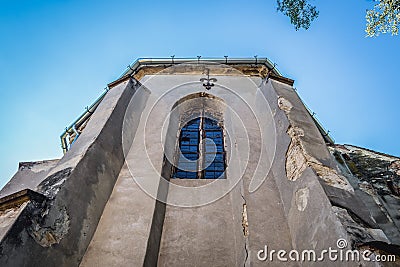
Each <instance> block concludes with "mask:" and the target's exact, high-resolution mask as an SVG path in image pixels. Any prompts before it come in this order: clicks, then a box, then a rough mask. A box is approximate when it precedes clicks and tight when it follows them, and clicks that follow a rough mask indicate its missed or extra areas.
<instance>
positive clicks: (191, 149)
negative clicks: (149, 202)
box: [171, 94, 226, 179]
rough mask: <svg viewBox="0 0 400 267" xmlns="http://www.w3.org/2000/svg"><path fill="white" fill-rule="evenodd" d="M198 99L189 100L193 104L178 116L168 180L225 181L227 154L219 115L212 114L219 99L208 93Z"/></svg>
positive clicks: (220, 115) (217, 113)
mask: <svg viewBox="0 0 400 267" xmlns="http://www.w3.org/2000/svg"><path fill="white" fill-rule="evenodd" d="M198 97H199V98H198V99H197V100H196V97H193V96H190V97H188V98H189V99H191V101H192V103H191V104H190V105H188V106H190V107H191V110H190V111H189V112H183V113H180V116H179V117H180V118H181V123H180V127H179V130H178V135H177V137H178V142H177V145H176V151H175V164H174V166H175V167H174V168H173V172H172V176H171V177H172V178H177V179H224V178H226V175H225V169H226V152H225V145H224V130H223V129H224V127H223V120H222V112H215V111H216V110H219V108H216V107H217V106H218V103H216V102H215V101H218V100H216V99H215V98H212V97H211V96H209V95H208V94H201V95H199V96H198ZM193 101H194V102H193ZM211 103H212V105H211ZM183 106H184V105H183ZM210 107H213V109H212V110H214V111H211V109H210ZM193 108H194V109H193ZM181 109H182V105H181ZM184 109H185V110H186V108H184ZM181 111H182V110H181Z"/></svg>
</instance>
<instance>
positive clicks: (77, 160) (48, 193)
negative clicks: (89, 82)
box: [0, 81, 135, 266]
mask: <svg viewBox="0 0 400 267" xmlns="http://www.w3.org/2000/svg"><path fill="white" fill-rule="evenodd" d="M134 92H135V85H134V83H132V82H131V81H126V82H124V83H121V84H119V85H118V86H116V87H114V88H113V89H112V90H110V91H109V93H108V94H107V96H106V97H105V99H104V100H103V101H102V103H101V104H100V106H99V107H98V109H97V110H96V113H95V114H94V115H93V117H92V119H91V120H90V122H89V123H88V125H87V127H86V129H85V130H84V132H83V133H82V135H81V136H80V137H79V139H78V140H77V141H76V143H75V144H74V146H73V147H72V149H71V150H70V151H69V152H68V153H67V154H66V155H65V156H64V157H63V158H62V159H61V160H60V161H59V162H58V163H57V165H56V166H55V167H54V168H53V169H52V170H51V171H50V173H49V174H48V175H47V177H46V178H45V179H44V180H43V181H42V182H41V183H40V184H39V185H38V187H37V188H36V191H38V192H39V193H41V194H43V195H44V196H45V197H46V201H45V202H43V203H36V204H35V203H33V202H29V203H27V205H26V206H25V208H24V209H23V210H22V211H21V214H20V216H19V217H18V218H17V220H16V221H15V222H14V224H13V226H12V227H11V229H10V230H9V231H8V233H7V234H6V236H5V237H4V238H3V239H2V241H1V244H0V248H1V250H0V253H1V257H0V265H2V266H28V265H29V266H44V265H46V266H77V265H78V264H79V262H80V261H81V258H82V257H83V254H84V252H85V250H86V248H87V246H88V244H89V242H90V240H91V238H92V236H93V233H94V231H95V229H96V226H97V223H98V221H99V219H100V216H101V214H102V212H103V208H104V205H105V204H106V202H107V200H108V198H109V196H110V193H111V190H112V188H113V186H114V183H115V180H116V178H117V176H118V173H119V171H120V169H121V167H122V164H123V162H124V156H123V152H122V147H121V142H122V122H123V119H124V114H125V109H126V106H127V102H129V100H130V98H131V97H132V95H133V94H134Z"/></svg>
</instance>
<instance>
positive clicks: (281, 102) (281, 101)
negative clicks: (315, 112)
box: [278, 97, 293, 114]
mask: <svg viewBox="0 0 400 267" xmlns="http://www.w3.org/2000/svg"><path fill="white" fill-rule="evenodd" d="M278 107H279V108H280V109H281V110H283V111H284V112H285V113H286V114H288V113H289V112H290V110H291V109H292V108H293V105H292V103H290V101H289V100H287V99H286V98H283V97H279V98H278Z"/></svg>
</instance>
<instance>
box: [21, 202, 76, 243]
mask: <svg viewBox="0 0 400 267" xmlns="http://www.w3.org/2000/svg"><path fill="white" fill-rule="evenodd" d="M47 212H48V210H46V212H45V214H46V213H47ZM37 219H39V220H40V219H41V218H35V219H33V220H32V225H31V227H30V228H29V229H28V232H29V234H30V235H31V236H32V238H33V239H34V240H35V241H36V243H38V244H39V245H41V246H42V247H50V246H52V245H54V244H58V243H60V241H61V239H62V238H63V237H64V236H65V235H66V234H67V233H68V230H69V225H70V219H69V216H68V213H67V210H66V208H65V207H64V208H62V209H60V210H59V213H58V216H57V218H56V219H55V221H54V224H53V225H51V226H46V227H43V226H42V225H41V224H40V223H39V222H37Z"/></svg>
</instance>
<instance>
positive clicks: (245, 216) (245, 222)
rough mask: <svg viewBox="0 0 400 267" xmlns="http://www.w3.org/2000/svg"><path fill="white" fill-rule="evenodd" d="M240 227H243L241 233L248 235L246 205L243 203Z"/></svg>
mask: <svg viewBox="0 0 400 267" xmlns="http://www.w3.org/2000/svg"><path fill="white" fill-rule="evenodd" d="M242 227H243V235H244V236H248V235H249V222H248V220H247V206H246V204H243V212H242Z"/></svg>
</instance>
